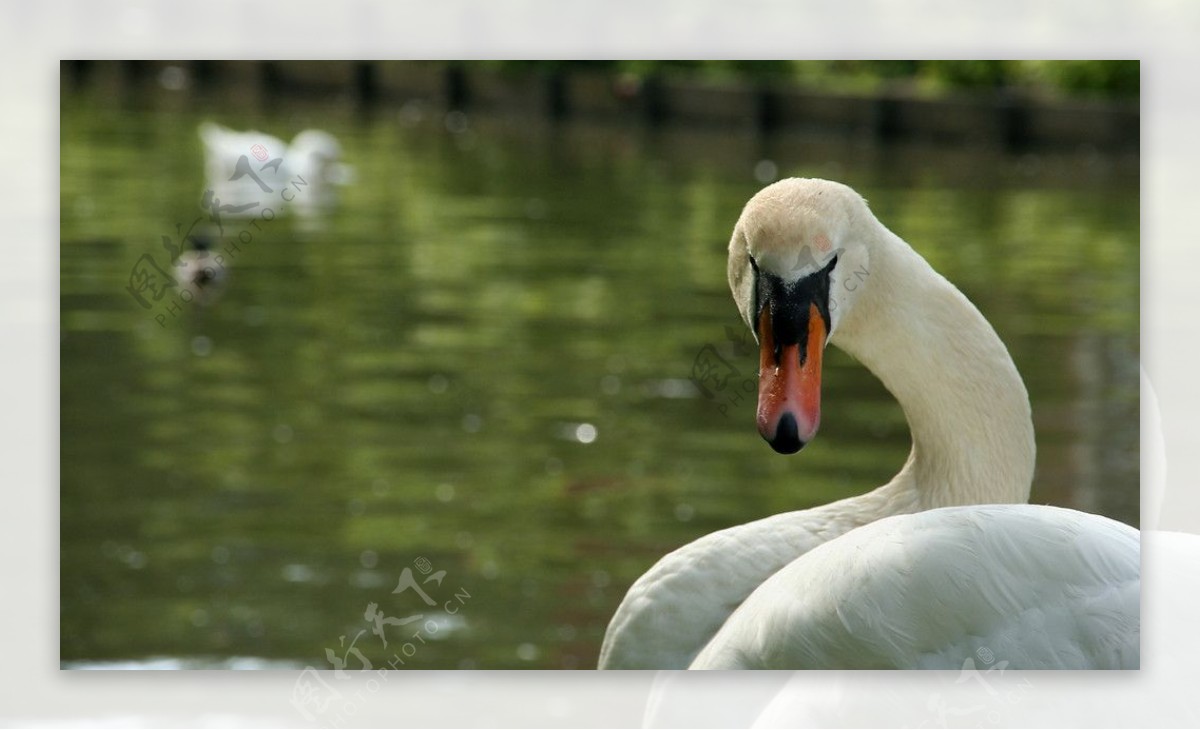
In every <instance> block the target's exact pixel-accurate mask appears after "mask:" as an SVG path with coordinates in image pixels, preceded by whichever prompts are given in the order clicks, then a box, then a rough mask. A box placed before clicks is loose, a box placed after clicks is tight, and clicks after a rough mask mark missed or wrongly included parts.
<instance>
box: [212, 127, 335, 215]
mask: <svg viewBox="0 0 1200 730" xmlns="http://www.w3.org/2000/svg"><path fill="white" fill-rule="evenodd" d="M199 134H200V139H201V141H202V142H203V143H204V170H205V185H206V190H211V191H212V196H213V197H214V198H215V199H216V200H218V201H220V206H222V208H223V210H221V211H220V214H221V215H222V217H229V218H257V217H259V216H260V214H261V213H262V210H263V209H264V208H271V209H272V211H274V214H275V215H279V214H281V213H287V212H294V213H296V214H298V215H300V216H310V215H314V214H319V213H323V212H327V211H328V210H329V209H331V208H332V207H333V206H334V205H335V204H336V202H337V196H336V187H337V186H341V185H345V184H348V183H349V182H351V181H352V180H353V178H354V170H353V168H351V167H350V166H348V165H346V164H344V163H342V162H341V156H342V147H341V145H340V144H339V143H338V141H337V139H336V138H335V137H334V136H333V135H331V134H329V133H328V132H325V131H323V130H320V129H306V130H304V131H303V132H300V133H299V134H297V135H296V137H295V139H293V140H292V143H291V144H290V145H288V144H284V142H283V141H282V140H281V139H279V138H278V137H274V136H272V135H269V134H264V133H263V132H258V131H247V132H238V131H235V130H232V129H229V128H228V127H223V126H221V125H219V124H215V123H213V122H204V123H203V124H201V125H200V128H199ZM239 166H240V167H239ZM255 178H257V180H256V179H255ZM260 183H261V184H260ZM285 191H286V192H285ZM235 209H239V210H235Z"/></svg>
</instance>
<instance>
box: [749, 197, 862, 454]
mask: <svg viewBox="0 0 1200 730" xmlns="http://www.w3.org/2000/svg"><path fill="white" fill-rule="evenodd" d="M872 221H875V218H874V216H873V215H871V213H870V211H869V210H868V209H867V204H866V201H864V200H863V199H862V197H861V196H859V195H858V193H856V192H854V191H853V190H852V189H850V188H849V187H847V186H845V185H842V184H840V183H835V182H830V181H828V180H811V179H798V178H790V179H787V180H780V181H779V182H776V183H774V184H772V185H769V186H768V187H766V188H763V189H762V190H761V191H759V192H758V194H757V195H755V196H754V197H753V198H751V199H750V201H749V202H748V203H747V204H746V207H745V208H744V209H743V210H742V215H741V217H740V218H739V219H738V222H737V225H736V226H735V227H734V229H733V238H732V239H731V240H730V243H729V286H730V288H731V289H732V291H733V298H734V300H735V301H736V302H737V305H738V310H739V311H740V312H741V315H742V319H743V320H745V322H746V324H747V326H749V327H750V329H751V330H752V331H753V332H754V337H755V339H756V340H757V341H758V344H759V381H758V410H757V415H756V418H757V422H758V432H759V433H760V434H761V435H762V437H763V438H764V439H766V441H767V443H769V444H770V445H771V447H772V448H774V449H775V450H776V451H778V452H780V453H783V454H793V453H795V452H797V451H799V450H800V449H802V448H803V447H804V445H805V444H806V443H808V442H809V441H811V440H812V438H813V437H814V436H816V433H817V427H818V426H819V425H820V421H821V357H822V354H823V353H824V349H825V345H826V343H827V342H828V341H829V339H830V337H832V336H833V334H834V333H835V332H837V330H838V326H839V324H841V323H842V322H843V321H844V320H845V317H846V315H847V314H848V313H849V312H850V310H851V309H852V308H853V306H854V300H855V299H856V297H857V296H858V294H859V292H860V291H861V289H862V288H863V287H864V285H865V284H866V282H865V281H862V280H861V277H857V276H856V275H855V273H854V272H862V271H866V270H867V268H866V267H867V258H868V247H867V243H866V235H865V233H866V232H867V231H868V230H869V229H868V228H867V227H866V226H865V224H866V223H868V222H872Z"/></svg>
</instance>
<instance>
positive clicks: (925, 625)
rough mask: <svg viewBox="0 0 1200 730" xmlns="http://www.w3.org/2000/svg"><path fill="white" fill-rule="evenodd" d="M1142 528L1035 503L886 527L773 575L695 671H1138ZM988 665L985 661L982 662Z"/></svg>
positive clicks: (955, 510) (948, 511)
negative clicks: (974, 663) (967, 667)
mask: <svg viewBox="0 0 1200 730" xmlns="http://www.w3.org/2000/svg"><path fill="white" fill-rule="evenodd" d="M1138 546H1139V534H1138V531H1137V530H1135V529H1133V528H1132V527H1129V526H1128V525H1124V524H1122V523H1120V522H1116V521H1113V520H1110V519H1107V518H1104V517H1099V516H1097V515H1090V514H1086V513H1083V512H1076V511H1074V510H1067V509H1059V508H1055V507H1046V506H1033V505H975V506H970V507H943V508H941V509H936V510H929V511H925V512H920V513H917V514H912V515H900V516H895V517H888V518H885V519H882V520H879V521H877V522H873V523H871V524H869V525H867V526H865V527H861V528H859V529H857V530H854V531H852V532H850V533H848V534H846V535H844V536H843V537H840V538H838V539H837V540H834V541H832V542H828V543H825V544H823V545H821V546H819V547H817V548H815V549H813V550H812V551H811V552H809V553H807V554H806V555H804V556H803V557H801V558H799V559H797V560H794V561H793V562H791V563H790V564H789V565H787V566H786V567H785V568H783V569H782V570H780V571H779V572H777V573H775V574H774V575H772V576H771V577H770V578H768V579H767V580H766V582H764V583H763V584H762V585H761V586H759V587H758V589H757V590H755V591H754V593H752V594H751V595H750V597H749V598H748V599H747V600H746V601H745V602H744V603H743V604H742V605H741V606H740V607H739V608H738V609H737V610H736V611H735V612H734V613H733V615H732V616H731V617H730V618H729V619H728V620H727V621H726V622H725V624H724V625H723V626H722V627H721V629H720V631H719V632H718V633H717V635H716V637H714V638H713V640H712V641H710V642H709V643H708V645H707V646H706V647H705V648H704V650H703V651H702V652H701V653H700V655H699V656H698V657H697V658H696V660H695V661H694V662H693V663H692V665H691V666H692V668H693V669H704V668H710V667H711V668H725V669H730V668H742V669H804V668H823V669H825V668H835V667H836V668H840V669H910V668H911V669H945V668H955V669H959V668H962V666H963V662H964V661H965V660H966V659H967V658H970V657H977V656H987V654H988V653H989V652H990V653H991V654H992V655H993V656H994V657H995V658H996V659H995V660H996V661H1004V662H1007V666H1013V667H1027V668H1028V667H1036V668H1039V669H1079V668H1084V667H1086V668H1091V669H1124V668H1130V667H1136V666H1137V665H1138V656H1139V648H1140V634H1139V626H1138V603H1139V600H1140V595H1139V590H1138V589H1139V564H1138ZM981 664H982V662H981Z"/></svg>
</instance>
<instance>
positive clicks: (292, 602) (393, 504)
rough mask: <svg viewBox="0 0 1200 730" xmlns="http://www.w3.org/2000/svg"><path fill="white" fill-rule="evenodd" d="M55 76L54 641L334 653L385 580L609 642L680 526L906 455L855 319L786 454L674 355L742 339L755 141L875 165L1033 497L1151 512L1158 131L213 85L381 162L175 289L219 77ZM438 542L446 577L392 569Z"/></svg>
mask: <svg viewBox="0 0 1200 730" xmlns="http://www.w3.org/2000/svg"><path fill="white" fill-rule="evenodd" d="M62 109H63V112H62V175H61V185H62V200H61V203H62V247H61V251H62V260H61V326H62V344H61V357H62V369H61V387H62V413H61V429H62V456H61V458H62V500H61V504H62V551H61V555H62V581H61V585H62V588H61V591H62V618H61V637H62V650H61V651H62V657H63V659H64V660H67V661H83V662H125V661H131V660H147V661H154V662H158V661H167V662H174V663H177V664H180V665H187V666H194V665H196V664H197V663H199V664H202V665H203V664H206V663H212V662H217V663H219V664H220V665H221V666H225V665H228V664H229V663H231V662H236V661H237V660H235V659H233V657H259V658H261V661H264V662H283V663H285V664H291V665H295V666H303V665H304V664H312V665H314V666H318V667H329V666H331V665H330V664H329V663H328V662H327V661H326V650H332V651H334V652H335V653H336V654H337V656H339V657H342V656H345V654H344V652H345V646H346V645H347V644H348V643H349V642H350V640H351V639H352V638H353V637H354V636H356V634H358V632H361V631H363V630H366V631H367V634H365V635H363V637H362V638H361V639H359V641H358V643H357V644H356V645H355V646H357V647H358V648H360V649H361V651H362V655H363V657H365V658H366V659H367V660H368V661H371V662H373V663H374V664H375V666H382V665H383V664H384V663H386V662H387V660H388V659H389V657H390V656H391V652H390V651H388V650H385V649H383V647H382V645H381V642H380V641H379V640H378V639H377V638H376V637H374V636H373V635H372V634H371V633H370V628H371V627H370V625H368V624H367V623H366V622H364V621H363V613H364V609H365V608H366V606H367V605H368V604H370V603H373V602H374V603H377V604H378V606H379V607H380V608H381V609H382V610H385V611H386V612H387V615H389V616H394V617H398V618H404V617H407V616H408V615H411V614H416V613H423V614H424V615H425V618H431V617H432V618H433V620H434V621H435V624H438V622H440V621H444V622H445V623H444V624H438V627H439V629H440V628H442V627H443V626H444V628H445V631H432V632H431V631H428V630H425V629H424V628H422V630H423V631H425V633H424V635H423V636H424V638H426V639H428V641H426V643H423V644H421V645H420V646H419V647H417V648H416V649H414V653H413V655H412V656H411V657H408V656H406V657H405V665H404V666H405V667H417V668H434V667H437V668H456V667H468V668H469V667H481V668H504V667H513V668H520V667H531V668H534V667H539V668H555V667H566V668H575V667H580V668H586V667H591V666H594V663H595V660H596V657H597V654H598V650H599V644H600V640H601V638H602V635H603V631H604V627H605V625H606V624H607V621H608V618H609V617H610V616H611V614H612V611H613V610H614V609H615V607H616V605H617V603H618V602H619V600H620V598H621V596H622V595H623V593H624V591H625V589H626V588H627V587H628V585H629V584H630V583H631V582H632V581H633V580H634V579H635V578H636V577H637V576H638V575H640V574H641V573H642V572H644V571H645V570H646V569H647V568H648V567H649V565H650V564H651V563H653V562H654V561H655V560H656V559H657V558H658V557H660V556H661V555H663V554H665V553H666V552H668V551H669V550H671V549H673V548H675V547H678V546H679V545H681V544H683V543H685V542H688V541H690V540H692V539H694V538H695V537H697V536H700V535H702V534H705V533H708V532H711V531H713V530H716V529H719V528H722V527H726V526H728V525H731V524H737V523H741V522H745V521H748V520H751V519H756V518H758V517H762V516H764V515H767V514H772V513H775V512H779V511H783V510H787V509H798V508H805V507H809V506H812V505H815V504H819V503H824V502H828V501H831V500H833V499H837V498H840V497H844V496H847V495H850V494H855V493H859V492H862V491H865V490H866V489H869V488H871V487H874V486H876V485H878V484H881V483H883V482H885V481H886V480H887V479H888V478H890V477H891V475H892V474H894V473H895V471H896V470H897V469H898V468H899V466H900V464H902V463H903V460H904V457H905V456H906V454H907V448H908V436H907V430H906V427H905V424H904V420H903V416H902V414H901V413H900V410H899V408H898V407H897V406H896V405H895V403H894V402H893V401H892V399H891V398H890V397H889V396H888V394H887V393H886V391H885V390H884V389H883V387H882V386H881V385H880V384H879V383H878V382H877V381H875V380H874V378H872V377H871V376H870V375H869V374H867V373H866V372H865V371H864V370H863V369H862V368H861V367H860V366H858V365H857V364H855V363H853V362H852V361H850V359H849V358H847V357H846V356H844V355H842V354H841V353H840V352H830V353H829V356H828V358H827V362H826V367H827V372H826V374H825V376H824V383H825V394H824V398H823V402H824V403H825V404H826V409H825V410H826V412H825V414H824V418H823V424H822V431H821V434H820V436H819V437H818V438H817V440H816V441H815V442H814V443H813V444H812V445H811V446H809V447H808V448H806V449H805V451H804V452H803V454H802V455H800V456H797V457H795V458H785V457H780V456H777V455H775V454H774V453H772V452H771V451H770V449H769V448H768V447H767V446H766V445H765V444H763V443H762V442H761V439H760V438H759V437H758V435H757V433H756V432H755V429H754V425H753V424H754V416H753V408H754V406H753V400H752V399H740V400H729V399H726V400H721V399H719V398H706V397H704V395H703V394H702V393H699V392H697V390H696V389H695V388H694V386H693V385H692V384H691V382H690V381H689V380H688V378H689V376H690V374H691V368H692V364H693V362H694V361H695V358H696V355H697V353H698V352H699V351H700V350H701V349H702V348H703V347H705V346H706V345H712V346H713V347H714V348H716V349H717V350H718V351H719V352H720V353H721V354H722V356H723V357H725V358H727V359H728V360H729V361H730V362H731V363H732V364H733V365H734V366H736V367H738V368H740V369H742V370H745V371H747V372H753V368H754V367H755V365H754V356H753V354H750V355H747V354H744V353H740V352H739V350H738V348H737V347H735V346H734V344H733V343H731V340H730V338H729V336H728V335H727V328H733V330H734V331H738V332H740V328H741V327H742V325H741V323H740V320H739V319H738V316H737V313H736V311H735V309H734V306H733V303H732V301H731V300H730V297H729V294H728V291H727V286H726V283H725V245H726V243H727V241H728V236H729V233H730V231H731V230H732V226H733V222H734V221H735V220H736V218H737V215H738V213H739V211H740V208H741V206H742V204H743V203H744V202H745V201H746V200H747V199H748V198H749V197H750V195H752V194H753V193H754V192H755V191H756V190H757V189H758V188H759V187H760V185H761V178H762V177H763V176H766V175H768V174H770V175H772V176H773V175H820V176H831V177H836V178H840V179H842V180H844V181H845V182H847V183H849V184H851V185H852V186H853V187H855V188H856V189H858V190H860V191H861V192H863V194H864V195H865V196H866V197H867V198H868V200H869V201H870V202H871V205H872V207H873V209H874V210H875V212H876V213H877V215H878V216H879V218H880V219H881V220H882V221H884V222H885V224H887V225H888V226H889V227H890V228H892V229H893V230H894V231H896V232H897V233H898V234H900V235H901V236H903V237H905V238H906V239H907V240H908V241H910V242H911V243H913V245H914V246H915V247H916V248H917V249H918V250H919V251H921V252H922V253H923V254H924V255H925V256H926V257H928V258H929V260H930V261H931V263H932V264H933V265H934V266H935V267H936V268H937V269H938V270H939V271H941V272H942V273H944V274H945V275H946V276H947V277H948V278H950V279H951V280H952V281H954V282H955V283H956V284H958V285H959V286H960V288H962V290H963V291H964V292H965V293H966V294H967V295H968V296H969V297H971V298H972V299H973V300H974V301H975V302H976V303H977V304H978V306H979V307H980V309H981V310H982V311H983V312H984V313H985V315H986V316H987V317H988V318H989V319H990V320H991V322H992V323H993V325H994V326H995V327H996V328H997V330H998V331H999V333H1000V335H1001V337H1002V338H1003V339H1004V340H1005V341H1006V343H1007V344H1008V345H1009V347H1010V349H1011V350H1012V352H1013V356H1014V359H1015V360H1016V363H1017V365H1018V367H1019V368H1020V370H1021V372H1022V374H1023V375H1024V377H1025V379H1026V382H1027V384H1028V386H1029V390H1030V395H1031V398H1032V399H1033V405H1034V415H1035V419H1036V426H1037V432H1038V445H1039V452H1038V454H1039V456H1038V472H1037V477H1036V484H1035V488H1034V495H1033V499H1034V501H1036V502H1041V503H1051V504H1061V505H1067V506H1073V507H1078V508H1081V509H1087V510H1091V511H1096V512H1101V513H1103V514H1107V515H1110V516H1113V517H1116V518H1118V519H1122V520H1124V521H1127V522H1131V523H1134V524H1136V523H1137V504H1138V476H1137V474H1138V472H1137V464H1138V453H1137V442H1138V439H1137V436H1138V431H1137V429H1138V425H1137V424H1138V419H1137V415H1138V394H1137V370H1136V368H1137V358H1138V329H1137V328H1138V305H1137V302H1138V202H1137V200H1138V196H1137V177H1136V175H1137V168H1136V160H1132V161H1130V160H1126V161H1121V160H1116V161H1114V160H1109V159H1099V158H1095V157H1094V156H1088V155H1077V156H1057V157H1056V156H1046V155H1043V156H1038V157H1033V158H1018V159H1010V158H1000V157H989V156H980V155H978V154H972V153H971V152H970V151H946V150H931V149H927V148H926V149H922V148H915V147H908V148H879V147H872V146H864V145H861V144H859V143H857V142H851V141H846V140H839V139H832V140H821V139H813V138H809V137H788V136H781V137H778V138H773V139H771V140H768V141H763V140H761V139H758V138H755V137H752V136H745V137H742V136H736V135H728V134H721V133H715V132H704V131H694V130H688V131H678V132H648V131H645V130H640V129H638V130H634V129H622V128H606V127H593V126H588V125H578V126H558V127H554V126H547V125H542V124H539V123H537V122H532V121H529V120H505V119H481V118H474V117H472V118H469V119H468V118H466V117H462V118H459V117H455V118H453V119H451V118H449V117H443V116H440V115H437V114H434V113H433V112H432V111H431V110H422V111H421V113H420V114H415V113H414V112H413V110H411V109H409V110H407V111H406V112H404V113H402V114H392V113H387V114H382V113H381V114H380V115H378V116H376V117H372V118H368V119H361V118H352V117H349V116H346V117H344V118H343V117H339V116H338V113H337V112H336V111H331V110H330V109H328V108H316V107H305V106H297V107H288V108H283V107H278V108H275V109H273V110H268V111H261V110H260V111H255V110H253V109H249V110H247V109H237V108H222V106H221V102H220V100H211V101H210V102H208V103H206V104H204V109H203V116H204V117H210V118H211V117H212V116H213V115H216V116H217V118H221V119H224V120H228V121H229V123H230V124H232V125H235V126H237V127H239V128H259V129H271V130H280V131H286V130H297V131H298V130H300V129H303V128H306V127H311V126H318V125H319V126H320V127H322V128H324V129H327V130H328V131H329V133H331V134H333V135H335V136H336V137H337V138H338V139H339V140H340V142H341V146H342V148H343V154H344V158H345V160H347V161H349V162H351V163H353V164H354V165H355V166H356V168H357V174H358V179H357V182H356V183H355V184H354V185H353V186H349V187H347V188H345V189H344V190H343V191H342V192H343V195H342V200H341V205H340V207H339V208H338V209H337V210H334V211H332V212H331V213H330V214H329V216H328V217H327V219H326V226H325V228H324V229H321V230H309V229H306V228H304V227H303V226H302V225H301V223H300V221H298V220H296V219H292V218H280V219H279V220H276V221H274V222H272V224H271V225H270V226H264V227H263V230H262V231H259V232H256V233H255V236H254V238H253V240H252V241H251V242H250V243H249V244H246V245H242V246H241V250H240V251H238V252H235V253H234V255H233V256H231V258H230V277H229V281H228V286H227V287H226V288H225V291H224V294H223V296H222V297H221V298H220V300H219V301H218V302H216V303H215V305H214V306H211V307H207V308H201V307H198V306H192V305H191V304H189V303H183V304H181V305H180V306H179V311H178V312H175V313H173V314H167V313H165V310H164V309H163V307H164V306H165V305H162V304H161V303H159V304H157V305H156V307H155V308H153V309H150V310H147V309H144V308H143V307H141V306H140V305H139V304H138V303H137V302H135V301H134V300H133V298H132V297H131V296H130V294H129V293H128V292H127V291H126V288H125V287H126V283H127V280H128V278H129V269H130V266H131V265H132V264H133V263H134V262H135V261H136V260H138V258H139V256H141V255H143V254H147V253H156V252H157V251H158V247H159V241H160V239H161V238H162V236H163V235H169V234H171V233H172V232H173V231H174V230H175V226H176V225H177V224H179V223H180V222H185V221H190V220H192V219H193V218H194V216H195V210H196V205H197V190H196V176H197V171H198V170H201V169H203V152H202V150H201V148H200V145H199V143H198V142H197V143H196V144H195V146H194V147H193V146H185V147H182V148H181V146H180V143H179V140H181V139H186V138H191V139H194V135H195V129H196V126H197V124H198V123H199V122H200V121H201V118H202V115H201V112H200V110H199V109H195V110H192V109H170V108H158V107H155V106H153V105H152V104H148V105H147V106H146V107H145V108H140V109H138V110H135V109H130V108H126V109H116V108H113V107H111V106H108V105H106V104H105V103H103V100H97V99H88V98H85V97H72V96H66V97H64V103H63V105H62ZM148 160H152V161H153V164H152V165H149V164H148V162H147V161H148ZM763 161H769V162H771V165H773V166H774V167H770V166H767V165H764V164H762V163H763ZM151 167H153V170H151V169H150V168H151ZM228 228H229V227H228V226H227V229H228ZM237 230H238V229H236V228H234V229H232V230H226V232H225V236H224V238H223V239H222V243H221V245H222V246H224V245H228V243H229V241H230V234H231V232H232V234H233V235H234V236H236V234H237ZM214 250H216V249H215V248H214ZM158 314H163V315H164V319H163V320H162V321H158V320H157V319H156V316H157V315H158ZM418 559H424V560H425V561H428V564H429V566H430V570H431V571H432V572H431V573H430V575H432V574H433V573H436V572H437V571H441V570H444V571H445V577H444V580H443V581H442V582H441V583H440V584H436V583H431V584H427V585H426V584H422V587H423V588H424V587H427V588H428V590H427V593H428V594H429V597H430V598H431V599H433V600H434V601H435V603H436V605H435V606H432V607H431V606H429V605H427V604H425V602H424V601H423V599H421V598H420V597H419V596H417V595H416V594H414V593H412V592H407V593H402V594H394V593H392V592H391V591H392V586H395V585H396V581H397V579H398V578H399V577H400V575H401V573H402V571H403V570H404V569H406V568H410V569H413V570H414V571H417V574H420V571H418V570H417V565H416V563H415V561H417V560H418ZM421 575H423V574H421ZM462 593H465V594H467V595H468V596H469V597H468V598H465V599H460V600H459V602H458V603H457V604H456V605H457V608H458V613H456V614H449V613H448V612H447V611H448V609H446V607H445V606H446V602H447V601H454V600H455V596H458V595H461V594H462ZM450 616H457V617H458V618H455V619H450V618H449V617H450ZM438 617H441V618H438ZM420 626H422V627H423V626H424V624H420ZM406 628H407V627H406ZM385 629H386V630H388V631H395V633H394V634H389V641H390V642H396V643H399V644H400V645H401V646H402V645H403V643H402V642H403V641H408V642H411V643H414V644H415V641H414V640H413V639H411V638H407V639H406V638H404V637H403V636H402V634H401V632H400V631H399V629H398V628H397V627H395V626H385ZM408 633H409V634H411V632H408ZM435 634H436V640H433V639H434V638H435ZM162 657H173V659H162ZM353 659H354V658H353V657H352V656H351V657H350V660H351V663H350V664H349V666H351V667H353V666H355V664H354V663H353ZM272 666H274V664H272Z"/></svg>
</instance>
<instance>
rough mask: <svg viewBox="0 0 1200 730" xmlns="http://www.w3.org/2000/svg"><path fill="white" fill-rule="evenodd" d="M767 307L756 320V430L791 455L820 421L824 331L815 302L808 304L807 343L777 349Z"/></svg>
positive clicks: (813, 434)
mask: <svg viewBox="0 0 1200 730" xmlns="http://www.w3.org/2000/svg"><path fill="white" fill-rule="evenodd" d="M769 309H770V308H769V307H766V308H764V309H763V312H762V314H761V315H760V318H759V323H758V326H759V330H758V331H759V341H760V342H761V343H762V346H761V350H760V353H759V370H758V432H759V433H760V434H761V435H762V437H763V438H764V439H766V440H767V443H769V444H771V448H773V449H775V450H776V451H778V452H779V453H781V454H794V453H796V452H797V451H799V450H800V449H802V448H804V445H805V444H806V443H808V442H809V441H811V440H812V439H813V437H814V436H816V435H817V427H818V426H819V425H820V423H821V354H822V353H823V352H824V351H825V337H826V335H827V334H828V333H827V332H826V331H825V320H824V319H822V317H821V313H820V312H819V311H818V310H817V305H815V304H810V305H809V310H808V334H807V337H806V338H804V339H805V340H806V341H805V342H804V343H793V344H787V345H783V346H782V347H779V348H777V347H776V344H775V336H774V332H773V331H772V326H771V314H770V311H769ZM802 346H803V347H804V350H803V351H802V350H801V349H800V348H801V347H802Z"/></svg>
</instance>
